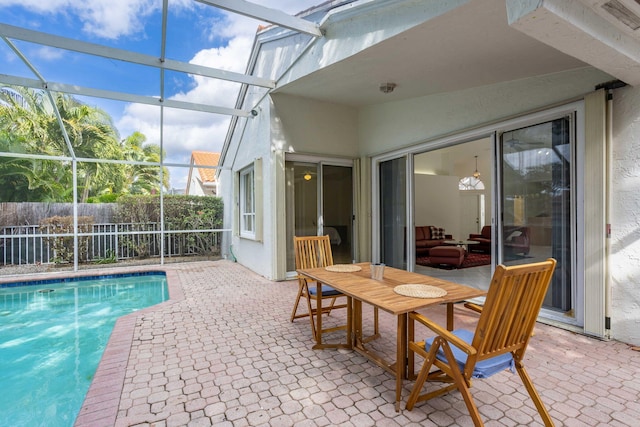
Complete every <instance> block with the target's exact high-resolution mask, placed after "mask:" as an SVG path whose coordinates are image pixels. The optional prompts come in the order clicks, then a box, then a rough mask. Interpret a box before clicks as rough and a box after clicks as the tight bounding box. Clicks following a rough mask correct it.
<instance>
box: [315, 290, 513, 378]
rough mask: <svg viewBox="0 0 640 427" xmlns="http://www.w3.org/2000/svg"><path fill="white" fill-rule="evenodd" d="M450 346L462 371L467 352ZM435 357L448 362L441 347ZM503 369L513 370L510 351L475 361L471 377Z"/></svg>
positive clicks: (468, 335)
mask: <svg viewBox="0 0 640 427" xmlns="http://www.w3.org/2000/svg"><path fill="white" fill-rule="evenodd" d="M323 294H324V292H323ZM451 333H452V334H453V335H455V336H457V337H458V338H460V339H461V340H463V341H464V342H466V343H468V344H471V341H473V333H472V332H469V331H467V330H465V329H457V330H455V331H452V332H451ZM433 340H434V337H432V338H429V339H427V340H426V341H425V346H424V347H425V350H427V351H429V349H430V348H431V345H432V344H433ZM450 347H451V351H452V352H453V357H455V359H456V362H458V366H459V367H460V371H461V372H462V371H463V370H464V365H465V364H466V363H467V353H465V352H464V351H462V350H460V349H459V348H458V347H456V346H455V345H453V344H451V343H450ZM436 357H437V358H438V360H440V361H442V362H444V363H447V362H448V361H447V358H446V357H445V355H444V352H443V351H442V349H439V350H438V354H437V356H436ZM505 369H510V370H511V372H513V371H514V369H515V364H514V362H513V356H512V355H511V353H505V354H501V355H499V356H496V357H492V358H490V359H485V360H481V361H479V362H478V363H476V366H475V368H474V369H473V374H472V375H471V377H472V378H489V377H490V376H491V375H493V374H496V373H498V372H500V371H504V370H505Z"/></svg>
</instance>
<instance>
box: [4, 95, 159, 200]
mask: <svg viewBox="0 0 640 427" xmlns="http://www.w3.org/2000/svg"><path fill="white" fill-rule="evenodd" d="M52 98H53V100H54V103H55V106H56V108H57V110H58V112H59V114H60V118H61V119H62V122H63V124H64V129H65V131H66V134H67V136H68V138H69V142H70V145H71V149H69V147H68V145H67V143H66V141H65V138H64V134H63V132H62V129H61V128H60V125H59V121H58V118H57V116H56V115H55V109H54V107H53V105H52V103H51V101H50V98H49V97H48V96H46V94H45V93H44V92H43V91H40V90H33V89H27V88H19V87H18V88H13V87H11V88H9V87H5V88H1V89H0V152H4V153H25V154H41V155H47V156H64V157H75V158H86V159H95V160H96V161H87V162H79V163H78V165H77V173H78V190H79V191H80V200H79V201H80V202H85V201H87V199H88V198H89V197H92V196H99V195H102V194H105V193H113V194H120V193H131V194H152V193H154V192H157V191H159V190H160V187H161V186H160V184H159V169H158V167H156V166H148V165H136V164H133V165H125V164H114V163H101V162H99V160H100V159H111V160H129V161H134V162H155V163H159V162H160V159H161V157H162V155H163V153H161V150H160V147H159V146H157V145H155V144H145V141H146V137H145V136H144V135H143V134H141V133H140V132H134V134H132V135H131V136H129V137H127V138H126V139H125V140H124V141H122V142H120V141H119V135H118V131H117V130H116V128H115V126H114V125H113V122H112V120H111V117H109V115H108V114H107V113H106V112H104V111H103V110H101V109H99V108H95V107H90V106H88V105H85V104H83V103H81V102H79V101H78V100H77V99H75V98H73V97H72V96H70V95H65V94H61V93H56V94H53V96H52ZM0 171H2V172H3V173H2V175H1V176H0V186H1V187H3V190H2V191H0V195H2V199H0V200H4V201H8V200H11V201H25V200H27V199H29V200H33V201H37V200H42V201H44V200H47V201H59V202H70V201H72V200H73V191H72V189H73V185H72V183H73V175H72V168H71V167H70V164H69V162H64V161H58V160H48V159H46V160H30V159H29V160H27V159H21V158H12V157H0ZM162 184H163V186H164V187H165V188H168V187H169V173H168V171H167V170H166V169H165V170H164V178H163V182H162ZM7 187H10V188H15V189H18V188H19V189H20V190H19V191H18V190H15V191H11V190H9V189H7Z"/></svg>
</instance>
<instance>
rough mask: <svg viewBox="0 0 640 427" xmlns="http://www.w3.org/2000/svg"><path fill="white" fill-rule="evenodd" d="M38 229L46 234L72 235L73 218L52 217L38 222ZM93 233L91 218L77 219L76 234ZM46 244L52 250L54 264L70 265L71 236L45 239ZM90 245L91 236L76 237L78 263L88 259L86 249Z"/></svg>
mask: <svg viewBox="0 0 640 427" xmlns="http://www.w3.org/2000/svg"><path fill="white" fill-rule="evenodd" d="M40 228H41V229H43V230H46V231H47V234H73V216H52V217H49V218H45V219H43V220H42V221H41V222H40ZM92 231H93V217H92V216H79V217H78V232H79V233H91V232H92ZM44 241H45V242H47V244H48V245H49V246H50V247H52V248H53V251H54V252H53V253H54V256H53V258H52V261H53V262H55V263H56V264H60V263H63V262H69V263H72V262H73V261H74V258H73V236H58V237H46V238H45V239H44ZM90 244H91V236H78V261H79V262H85V261H87V257H88V249H89V245H90Z"/></svg>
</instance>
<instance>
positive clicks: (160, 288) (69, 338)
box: [0, 272, 168, 427]
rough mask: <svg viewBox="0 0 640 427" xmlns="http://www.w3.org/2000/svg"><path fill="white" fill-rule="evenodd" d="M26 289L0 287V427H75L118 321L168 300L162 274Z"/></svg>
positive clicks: (45, 283) (43, 283) (48, 283)
mask: <svg viewBox="0 0 640 427" xmlns="http://www.w3.org/2000/svg"><path fill="white" fill-rule="evenodd" d="M104 277H107V278H104ZM19 285H22V286H19ZM24 285H25V283H16V284H10V285H7V284H1V285H0V390H2V397H1V398H0V426H30V427H31V426H47V427H57V426H64V427H68V426H72V425H73V423H74V421H75V418H76V416H77V414H78V412H79V411H80V407H81V406H82V402H83V400H84V396H85V394H86V393H87V391H88V389H89V385H90V383H91V380H92V378H93V375H94V373H95V371H96V368H97V367H98V363H99V362H100V358H101V357H102V353H103V351H104V349H105V347H106V344H107V341H108V340H109V336H110V334H111V330H112V329H113V326H114V324H115V322H116V320H117V318H118V317H121V316H123V315H125V314H128V313H131V312H133V311H136V310H139V309H141V308H145V307H149V306H151V305H154V304H158V303H160V302H162V301H165V300H167V299H168V289H167V280H166V276H165V275H164V273H157V272H149V273H141V274H135V275H113V276H103V277H100V276H94V277H92V278H80V279H76V280H73V279H66V280H64V281H57V282H56V281H41V282H40V284H37V285H32V284H31V285H29V286H24Z"/></svg>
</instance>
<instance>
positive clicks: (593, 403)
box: [76, 261, 640, 427]
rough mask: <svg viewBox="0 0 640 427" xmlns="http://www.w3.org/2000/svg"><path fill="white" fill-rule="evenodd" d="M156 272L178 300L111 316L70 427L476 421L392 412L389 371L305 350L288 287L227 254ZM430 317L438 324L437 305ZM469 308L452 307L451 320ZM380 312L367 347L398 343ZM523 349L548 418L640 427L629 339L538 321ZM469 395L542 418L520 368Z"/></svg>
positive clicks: (499, 414) (517, 416)
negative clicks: (108, 334) (378, 334)
mask: <svg viewBox="0 0 640 427" xmlns="http://www.w3.org/2000/svg"><path fill="white" fill-rule="evenodd" d="M156 269H158V268H156ZM161 269H162V270H165V271H167V274H168V279H169V283H170V294H171V298H172V300H171V301H168V302H166V303H163V304H160V305H159V306H156V307H153V308H149V309H146V310H143V311H139V312H136V313H133V314H131V315H129V316H127V317H125V318H122V319H120V320H119V321H118V324H117V325H116V328H115V330H114V333H113V334H112V338H111V341H110V343H109V346H108V348H107V350H106V351H105V355H104V357H103V360H102V362H101V364H100V367H99V369H98V372H97V373H96V376H95V379H94V382H93V384H92V386H91V389H90V391H89V393H88V395H87V399H86V401H85V404H84V406H83V408H82V410H81V412H80V415H79V416H78V419H77V421H76V425H77V426H92V427H94V426H111V425H116V426H210V425H215V426H294V425H295V426H332V425H340V426H374V425H375V426H406V425H422V426H469V425H472V423H471V419H470V418H469V416H468V415H467V411H466V407H465V405H464V402H463V401H462V399H461V398H460V396H459V394H458V393H456V392H453V393H451V394H449V395H446V396H444V397H441V398H437V399H434V400H431V401H429V402H424V403H419V404H418V405H417V406H416V407H415V408H414V410H413V411H411V412H409V411H406V410H404V409H403V410H402V411H400V412H399V413H396V412H395V410H394V406H393V401H394V390H395V388H394V387H395V383H394V378H393V377H392V376H391V375H390V374H389V373H387V372H385V371H383V370H382V369H381V368H379V367H377V366H376V365H374V364H373V363H372V362H370V361H368V360H367V359H365V358H364V357H362V356H360V355H358V354H357V353H354V352H352V351H349V350H312V349H311V346H312V344H313V342H312V338H311V333H310V326H309V323H308V320H307V319H299V320H297V321H296V322H294V323H291V322H289V315H290V310H291V308H292V305H293V300H294V298H295V294H296V291H297V283H296V282H294V281H288V282H272V281H269V280H266V279H264V278H262V277H260V276H258V275H257V274H255V273H253V272H251V271H250V270H248V269H246V268H244V267H242V266H240V265H239V264H235V263H232V262H230V261H216V262H199V263H185V264H179V265H167V266H164V267H161ZM425 314H427V315H428V316H430V317H432V318H435V319H440V320H442V322H443V324H444V308H441V307H439V308H436V309H430V310H428V311H425ZM341 316H343V313H335V314H332V315H331V317H330V319H331V318H334V319H339V318H340V317H341ZM475 316H476V315H475V314H473V313H469V311H468V310H465V309H464V308H462V307H460V308H457V309H456V326H463V325H465V324H467V323H470V322H473V321H474V319H475V318H476V317H475ZM380 320H381V321H380V323H381V331H382V335H383V338H381V339H380V340H378V342H376V344H375V345H376V347H377V348H379V349H383V348H389V349H390V351H394V348H393V346H394V345H395V344H394V343H395V342H394V334H395V318H393V317H391V316H389V315H386V314H385V313H382V314H381V319H380ZM425 333H426V332H425ZM527 355H528V357H527V360H526V366H527V368H528V370H529V373H530V375H531V377H532V378H533V382H534V384H535V385H536V387H537V388H538V391H539V392H540V394H541V396H542V400H543V401H544V402H545V404H546V406H547V408H548V409H549V411H550V413H551V416H552V418H553V419H554V420H555V422H556V425H558V426H560V425H566V426H637V425H639V424H638V423H639V422H640V421H639V420H640V400H639V396H640V353H639V352H637V351H634V350H633V349H632V348H631V347H630V346H629V345H626V344H623V343H620V342H615V341H611V342H603V341H599V340H595V339H591V338H588V337H585V336H582V335H577V334H574V333H571V332H568V331H565V330H561V329H557V328H554V327H551V326H546V325H538V326H537V327H536V335H535V336H534V337H533V338H532V341H531V344H530V346H529V351H528V353H527ZM411 385H412V383H411V382H409V381H407V382H406V383H405V387H404V391H403V398H404V400H405V401H406V397H407V395H408V393H409V391H410V389H411ZM472 393H473V395H474V398H475V399H476V403H477V404H478V407H479V410H480V413H481V415H482V417H483V419H484V420H485V423H486V425H487V426H522V425H527V426H528V425H531V426H538V425H542V424H541V421H540V419H539V417H538V414H537V412H536V410H535V408H534V407H533V405H532V403H531V402H530V401H529V398H528V395H527V394H526V391H525V390H524V388H523V386H522V383H521V382H520V379H519V377H518V375H517V374H512V373H509V372H504V373H500V374H498V375H496V376H494V377H492V378H491V379H489V380H477V381H475V382H474V386H473V388H472Z"/></svg>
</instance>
